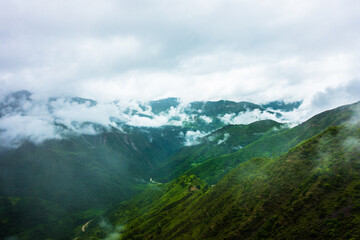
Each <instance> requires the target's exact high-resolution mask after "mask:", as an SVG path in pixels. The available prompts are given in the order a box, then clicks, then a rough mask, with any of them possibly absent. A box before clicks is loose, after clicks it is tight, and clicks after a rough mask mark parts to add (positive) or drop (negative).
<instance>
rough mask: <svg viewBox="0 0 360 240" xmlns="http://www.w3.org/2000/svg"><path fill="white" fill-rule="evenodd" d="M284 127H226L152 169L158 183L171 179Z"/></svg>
mask: <svg viewBox="0 0 360 240" xmlns="http://www.w3.org/2000/svg"><path fill="white" fill-rule="evenodd" d="M285 129H286V126H285V125H284V124H281V123H278V122H275V121H272V120H263V121H257V122H254V123H251V124H248V125H245V124H240V125H228V126H225V127H223V128H221V129H219V130H217V131H215V132H213V133H211V134H209V135H208V136H206V137H204V138H202V139H201V142H200V144H198V145H194V146H188V147H184V148H182V149H181V150H180V151H178V152H176V153H174V154H173V155H172V156H171V157H169V158H168V159H167V160H166V161H164V164H163V165H162V166H160V167H159V168H157V169H156V172H155V173H154V175H155V176H156V177H157V179H159V180H160V181H168V180H169V179H174V178H176V177H178V176H180V175H181V174H183V173H184V172H186V171H187V170H189V169H191V168H194V167H195V166H198V165H199V164H201V163H202V162H204V161H206V160H208V159H210V158H214V157H216V156H220V155H223V154H229V153H233V152H236V151H238V150H239V149H242V148H244V147H246V146H247V145H249V144H250V143H252V142H254V141H256V140H258V139H260V138H262V137H264V136H270V135H273V134H277V133H279V132H281V131H284V130H285Z"/></svg>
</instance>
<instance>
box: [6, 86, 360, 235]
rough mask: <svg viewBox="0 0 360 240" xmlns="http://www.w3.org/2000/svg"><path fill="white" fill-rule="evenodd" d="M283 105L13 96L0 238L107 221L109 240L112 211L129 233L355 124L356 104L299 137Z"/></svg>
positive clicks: (305, 127) (68, 231)
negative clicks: (250, 166)
mask: <svg viewBox="0 0 360 240" xmlns="http://www.w3.org/2000/svg"><path fill="white" fill-rule="evenodd" d="M278 105H279V106H280V108H281V109H283V110H279V109H276V108H275V107H272V108H271V107H270V105H269V106H265V105H258V104H252V103H248V102H238V103H237V102H232V101H217V102H193V103H189V104H183V103H182V102H181V100H180V99H176V98H169V99H163V100H157V101H150V102H143V103H141V102H133V103H131V104H129V105H121V103H120V102H117V101H114V102H111V103H101V102H97V101H94V100H92V99H85V98H77V97H75V98H49V99H48V101H46V102H39V101H37V100H34V99H33V98H32V95H31V93H29V92H26V91H24V92H17V93H14V94H13V95H9V96H8V97H6V98H5V99H4V101H3V102H2V103H1V104H0V112H1V114H2V115H1V117H0V140H1V142H0V145H1V146H0V147H1V148H0V219H1V224H2V228H1V230H0V238H7V237H13V236H16V237H18V238H20V239H38V238H40V239H48V238H49V239H69V238H71V237H72V236H74V235H81V234H79V233H82V232H83V231H82V229H81V227H82V226H84V224H85V223H87V222H89V221H91V220H93V221H92V222H91V223H89V224H88V225H86V226H89V233H90V232H91V231H90V230H91V229H95V228H94V227H95V226H96V225H97V224H98V223H99V221H100V219H101V218H102V217H103V216H106V218H105V220H104V222H103V221H100V222H102V225H104V226H105V228H106V229H107V230H106V231H105V232H108V233H111V232H114V233H115V234H117V232H118V231H115V230H116V227H112V226H111V225H108V223H107V218H108V216H112V214H113V210H116V209H118V210H116V211H117V214H118V215H119V216H120V215H121V216H122V217H121V219H120V218H117V217H116V216H114V217H112V218H111V223H112V224H114V222H118V223H120V222H121V224H120V225H126V224H127V223H129V220H130V218H133V217H131V216H129V214H128V213H131V214H135V215H136V216H139V217H140V216H141V215H142V214H149V210H150V209H153V207H157V209H158V210H160V209H162V207H163V205H164V204H165V203H166V204H167V203H171V204H172V205H176V204H177V202H178V201H180V202H181V199H182V197H184V196H187V197H188V198H191V196H200V195H203V194H205V193H206V192H207V191H208V189H210V188H211V187H209V186H211V185H214V184H216V186H217V185H218V182H219V181H221V179H223V177H224V176H225V175H226V174H227V173H228V172H230V171H232V170H233V169H235V168H236V167H237V166H238V165H239V164H242V163H243V162H246V161H249V160H250V159H252V158H254V157H270V158H272V157H276V156H279V155H281V154H283V153H286V152H287V151H288V150H289V149H290V148H292V147H294V146H295V145H297V144H298V143H300V142H302V141H304V140H306V139H308V138H311V137H313V136H314V135H316V134H318V133H320V132H321V131H323V130H325V129H326V128H328V127H331V126H337V125H339V124H341V123H343V122H345V121H348V120H349V119H350V117H351V116H352V114H353V111H354V110H353V109H354V108H355V107H356V106H358V105H359V103H357V104H354V105H349V106H343V107H340V108H338V109H335V110H331V111H327V112H324V113H321V114H319V115H317V116H315V117H313V118H311V119H310V120H308V121H307V122H305V123H303V124H301V125H299V126H297V127H295V128H289V127H288V126H287V124H284V123H280V122H284V121H285V120H284V117H283V116H282V115H281V113H282V112H284V113H285V112H286V109H290V108H292V107H293V106H292V105H291V104H290V105H289V104H285V105H281V104H278ZM295 106H297V105H296V104H295ZM244 116H245V118H246V119H245V118H244ZM249 116H250V117H249ZM266 117H270V118H271V119H275V120H279V121H280V122H277V121H274V120H263V119H264V118H266ZM242 121H245V122H244V123H243V124H234V123H239V122H240V123H241V122H242ZM11 123H13V124H11ZM15 124H16V126H14V125H15ZM9 126H10V128H9ZM172 181H175V182H172ZM167 182H170V183H167ZM189 189H192V190H191V191H190V194H191V195H189V192H188V190H189ZM211 189H212V188H211ZM164 194H165V195H164ZM206 194H207V193H206ZM158 200H159V201H160V202H158ZM119 203H121V204H120V205H121V206H120V208H117V206H118V205H119ZM149 204H150V205H149ZM151 204H155V205H156V206H155V205H151ZM172 205H171V206H172ZM169 208H170V207H169ZM135 215H133V216H135ZM123 217H125V218H123ZM158 217H159V216H158ZM139 221H140V220H139ZM114 226H118V224H115V225H114ZM98 230H99V229H98ZM74 232H75V233H76V234H74ZM86 234H88V232H86ZM99 234H103V235H104V234H105V233H104V229H102V230H101V229H100V230H99ZM95 235H96V234H95ZM103 235H102V236H103ZM105 235H106V234H105ZM87 236H90V235H87ZM96 236H97V235H96Z"/></svg>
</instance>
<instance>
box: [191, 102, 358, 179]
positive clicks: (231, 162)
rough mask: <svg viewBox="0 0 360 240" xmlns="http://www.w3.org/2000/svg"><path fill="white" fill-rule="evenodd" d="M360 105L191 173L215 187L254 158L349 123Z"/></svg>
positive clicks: (327, 113)
mask: <svg viewBox="0 0 360 240" xmlns="http://www.w3.org/2000/svg"><path fill="white" fill-rule="evenodd" d="M359 105H360V102H357V103H354V104H350V105H346V106H342V107H339V108H336V109H333V110H329V111H325V112H323V113H320V114H318V115H316V116H314V117H312V118H310V119H309V120H308V121H306V122H304V123H302V124H300V125H298V126H296V127H293V128H290V129H287V130H284V131H280V132H279V133H277V134H272V135H264V136H263V137H261V138H259V139H258V140H256V141H254V142H252V143H251V144H249V145H247V146H246V147H244V148H242V149H240V150H239V151H237V152H234V153H231V154H229V155H224V156H217V157H214V158H210V159H208V160H206V161H204V162H202V163H201V164H199V165H197V166H195V167H194V168H192V169H190V170H189V171H188V172H187V173H188V174H194V175H196V176H198V177H200V178H201V179H203V180H205V181H206V182H208V183H209V184H215V183H216V182H218V181H219V180H220V179H221V178H222V177H223V176H224V175H225V174H226V173H227V172H229V171H230V170H232V169H234V168H235V167H236V166H237V165H238V164H240V163H242V162H244V161H247V160H249V159H251V158H253V157H273V156H279V155H280V154H283V153H285V152H287V151H288V150H289V149H290V148H291V147H294V146H295V145H297V144H299V143H300V142H302V141H304V140H306V139H308V138H310V137H312V136H314V135H315V134H318V133H320V132H321V131H323V130H325V129H326V128H328V127H331V126H337V125H339V124H342V123H344V122H347V121H349V120H350V118H351V117H352V116H353V115H354V111H356V110H357V108H358V107H359Z"/></svg>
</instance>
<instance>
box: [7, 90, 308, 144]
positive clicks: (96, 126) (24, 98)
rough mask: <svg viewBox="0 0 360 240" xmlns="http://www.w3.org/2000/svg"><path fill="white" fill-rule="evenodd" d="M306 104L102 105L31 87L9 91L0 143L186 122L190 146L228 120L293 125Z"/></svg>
mask: <svg viewBox="0 0 360 240" xmlns="http://www.w3.org/2000/svg"><path fill="white" fill-rule="evenodd" d="M300 106H301V102H292V103H285V102H282V101H274V102H270V103H267V104H263V105H258V104H253V103H249V102H238V103H237V102H232V101H216V102H190V103H184V102H182V101H181V99H177V98H168V99H162V100H157V101H149V102H139V101H132V102H128V103H123V102H120V101H112V102H108V103H98V102H97V101H95V100H92V99H84V98H79V97H71V98H64V97H51V98H49V99H48V100H47V101H45V102H44V101H36V100H34V99H33V98H32V94H31V93H30V92H28V91H19V92H15V93H11V94H9V95H7V96H6V97H5V99H4V101H3V102H1V103H0V129H1V132H0V139H1V142H0V146H1V147H18V146H19V145H20V144H21V143H22V142H24V141H25V140H27V141H32V142H34V143H41V142H43V141H44V140H47V139H61V138H65V137H66V136H69V135H74V134H75V135H79V134H90V135H96V134H99V133H103V132H107V131H111V129H112V128H116V129H117V130H119V131H124V125H128V126H134V127H161V126H182V127H186V129H185V130H186V131H182V132H181V134H182V138H183V139H184V143H185V145H191V144H193V143H196V140H197V138H199V137H201V136H205V135H207V134H209V133H210V132H212V131H213V130H215V129H218V128H220V127H222V126H225V125H227V124H248V123H251V122H254V121H258V120H263V119H273V120H276V121H279V122H284V123H288V124H292V125H293V124H296V123H298V122H299V121H300V119H299V118H298V117H301V115H300V114H299V115H298V117H296V118H295V117H294V111H295V112H297V111H299V110H298V108H299V107H300Z"/></svg>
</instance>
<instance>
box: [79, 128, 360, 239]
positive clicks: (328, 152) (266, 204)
mask: <svg viewBox="0 0 360 240" xmlns="http://www.w3.org/2000/svg"><path fill="white" fill-rule="evenodd" d="M359 138H360V128H359V127H351V128H347V127H344V126H342V127H331V128H329V129H327V130H326V131H325V132H323V133H321V134H319V135H317V136H315V137H313V138H311V139H309V140H307V141H305V142H303V143H302V144H300V145H298V146H296V147H295V148H292V149H291V150H290V151H289V152H288V153H287V154H285V155H282V156H281V157H278V158H253V159H251V160H250V161H247V162H244V163H242V164H240V165H239V166H238V167H237V168H236V169H234V170H233V171H231V172H230V173H229V174H227V175H226V176H225V177H224V178H223V179H222V180H221V181H220V182H219V183H218V184H216V186H214V187H212V188H210V189H209V190H207V189H208V188H207V187H206V186H205V185H204V184H201V182H200V180H198V179H197V178H195V177H194V176H188V175H184V176H182V177H180V178H178V179H177V180H175V181H173V182H172V183H170V184H169V185H166V186H168V187H166V188H165V192H164V193H163V195H162V197H157V198H156V200H155V202H154V203H151V204H149V205H148V206H149V208H148V210H147V211H146V212H145V213H142V212H141V211H139V214H138V215H137V216H136V217H135V218H134V219H129V222H128V223H127V224H126V225H125V226H124V225H123V224H124V222H122V223H121V224H122V226H123V227H122V228H121V229H122V230H119V232H121V234H122V235H121V236H122V238H121V239H358V238H360V228H359V227H360V200H359V199H360V187H359V186H360V159H359V154H360V145H359ZM195 179H196V180H195ZM193 181H196V182H193ZM197 184H198V185H200V188H199V189H204V190H203V191H200V190H199V191H195V192H193V193H192V192H191V191H189V186H192V185H197ZM180 186H183V187H182V188H181V187H180ZM206 190H207V191H206ZM163 191H164V190H163ZM110 215H111V214H110ZM112 223H113V224H115V225H116V224H117V223H116V222H112ZM89 233H91V231H89ZM119 234H120V233H119ZM119 236H120V235H119ZM84 239H88V238H87V237H86V236H84ZM94 239H96V238H94Z"/></svg>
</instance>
